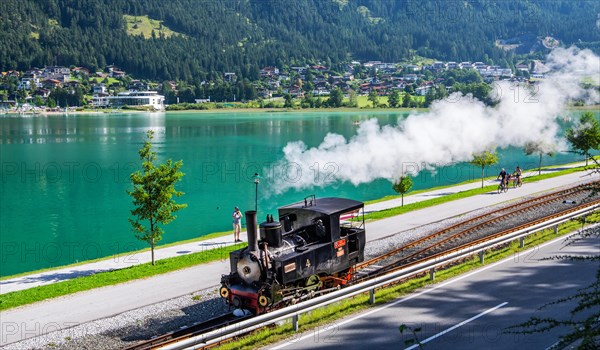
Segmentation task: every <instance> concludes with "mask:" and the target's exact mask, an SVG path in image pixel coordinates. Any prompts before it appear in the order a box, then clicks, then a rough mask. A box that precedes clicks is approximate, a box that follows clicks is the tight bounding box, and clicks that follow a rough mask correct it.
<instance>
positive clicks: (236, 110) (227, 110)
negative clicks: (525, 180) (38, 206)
mask: <svg viewBox="0 0 600 350" xmlns="http://www.w3.org/2000/svg"><path fill="white" fill-rule="evenodd" d="M428 110H429V108H404V107H401V108H371V107H341V108H306V109H300V108H247V107H242V108H236V107H225V108H210V109H185V110H179V111H154V112H152V111H143V110H136V109H125V110H123V109H121V110H116V111H114V110H91V109H84V110H81V111H69V112H65V111H39V112H36V113H33V112H32V113H19V112H17V111H8V112H6V113H4V115H10V116H20V115H24V116H28V117H29V116H35V115H41V116H57V115H71V114H72V115H103V114H106V115H112V114H134V113H135V114H138V113H165V114H181V113H183V114H188V113H198V114H221V113H248V114H252V113H311V112H319V113H320V112H331V113H344V112H371V113H372V112H382V113H385V112H413V111H419V112H424V111H428ZM566 110H568V111H600V105H587V106H570V107H568V108H567V109H566Z"/></svg>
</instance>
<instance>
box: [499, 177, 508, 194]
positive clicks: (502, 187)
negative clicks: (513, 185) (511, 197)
mask: <svg viewBox="0 0 600 350" xmlns="http://www.w3.org/2000/svg"><path fill="white" fill-rule="evenodd" d="M502 192H508V180H507V181H504V180H501V181H500V185H498V193H502Z"/></svg>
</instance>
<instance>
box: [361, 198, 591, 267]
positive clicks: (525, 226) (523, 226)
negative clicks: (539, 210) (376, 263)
mask: <svg viewBox="0 0 600 350" xmlns="http://www.w3.org/2000/svg"><path fill="white" fill-rule="evenodd" d="M589 206H600V199H597V200H595V201H591V202H587V203H585V204H580V205H578V206H576V207H573V208H569V209H567V210H563V211H561V212H559V213H555V214H551V215H549V216H546V217H544V218H541V219H537V220H534V221H531V222H528V223H525V224H521V225H518V226H515V227H513V228H509V229H506V230H502V231H499V232H497V233H493V234H489V235H487V236H485V237H481V238H478V239H475V240H473V241H471V242H468V243H465V244H461V245H459V246H456V247H453V248H450V249H447V250H444V251H442V252H439V253H434V254H431V255H428V256H427V257H424V258H422V259H419V260H415V261H414V262H410V263H405V264H402V263H403V262H404V261H405V260H406V259H403V260H401V261H398V262H396V263H393V264H389V265H387V266H384V267H382V268H381V269H379V270H377V271H374V272H373V273H372V276H377V275H379V274H381V273H389V272H392V271H396V270H398V269H401V268H403V267H405V266H410V265H411V264H413V263H419V262H423V261H427V260H431V259H437V258H439V257H441V256H444V255H445V254H447V253H451V252H453V251H455V250H456V251H460V250H464V249H468V248H469V247H471V246H473V245H477V244H481V243H485V242H487V241H490V240H493V239H496V238H502V237H505V236H508V235H510V234H511V233H513V232H519V231H522V230H527V229H528V228H529V227H534V226H536V225H538V224H540V223H544V222H546V221H548V220H551V219H554V218H557V217H562V216H564V215H568V214H569V213H572V212H577V211H579V210H581V209H585V208H587V207H589ZM378 272H379V273H378Z"/></svg>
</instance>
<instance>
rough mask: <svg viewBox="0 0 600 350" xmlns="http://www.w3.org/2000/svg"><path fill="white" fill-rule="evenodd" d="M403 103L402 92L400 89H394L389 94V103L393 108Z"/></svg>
mask: <svg viewBox="0 0 600 350" xmlns="http://www.w3.org/2000/svg"><path fill="white" fill-rule="evenodd" d="M400 103H401V97H400V92H398V90H394V91H392V93H391V94H390V95H389V96H388V104H389V105H390V107H392V108H396V107H398V106H399V105H400Z"/></svg>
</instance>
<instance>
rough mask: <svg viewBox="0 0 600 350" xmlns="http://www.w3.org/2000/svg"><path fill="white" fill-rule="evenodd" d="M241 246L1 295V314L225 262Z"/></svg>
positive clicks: (162, 260) (240, 244)
mask: <svg viewBox="0 0 600 350" xmlns="http://www.w3.org/2000/svg"><path fill="white" fill-rule="evenodd" d="M244 246H245V243H239V244H236V245H232V246H227V247H221V248H215V249H210V250H206V251H202V252H196V253H191V254H187V255H183V256H177V257H172V258H166V259H161V260H157V261H156V265H154V266H152V264H151V263H146V264H140V265H134V266H131V267H128V268H124V269H118V270H112V271H107V272H99V273H96V274H93V275H89V276H83V277H78V278H74V279H71V280H66V281H62V282H57V283H52V284H48V285H44V286H39V287H34V288H30V289H25V290H21V291H16V292H11V293H6V294H2V295H0V310H7V309H10V308H14V307H17V306H22V305H27V304H31V303H35V302H38V301H42V300H45V299H49V298H55V297H59V296H63V295H67V294H72V293H77V292H82V291H86V290H90V289H94V288H99V287H105V286H110V285H115V284H119V283H123V282H127V281H131V280H134V279H140V278H147V277H152V276H156V275H160V274H164V273H167V272H172V271H176V270H180V269H184V268H188V267H192V266H196V265H198V264H201V263H208V262H211V261H217V260H224V259H228V258H229V252H231V251H233V250H236V249H240V248H242V247H244Z"/></svg>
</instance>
